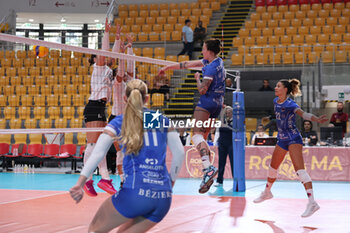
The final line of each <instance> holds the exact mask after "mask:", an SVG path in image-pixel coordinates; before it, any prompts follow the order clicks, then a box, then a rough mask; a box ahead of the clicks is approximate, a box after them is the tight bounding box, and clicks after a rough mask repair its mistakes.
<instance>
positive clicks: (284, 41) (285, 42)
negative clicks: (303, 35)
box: [280, 35, 292, 45]
mask: <svg viewBox="0 0 350 233" xmlns="http://www.w3.org/2000/svg"><path fill="white" fill-rule="evenodd" d="M280 39H281V44H282V45H289V44H291V43H292V37H291V36H289V35H284V36H281V37H280Z"/></svg>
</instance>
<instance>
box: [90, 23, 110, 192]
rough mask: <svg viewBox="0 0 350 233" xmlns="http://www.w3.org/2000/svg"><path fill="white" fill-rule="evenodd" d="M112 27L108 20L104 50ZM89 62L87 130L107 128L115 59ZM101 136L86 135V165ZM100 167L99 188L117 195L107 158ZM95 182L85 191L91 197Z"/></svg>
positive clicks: (91, 60) (94, 134)
mask: <svg viewBox="0 0 350 233" xmlns="http://www.w3.org/2000/svg"><path fill="white" fill-rule="evenodd" d="M110 27H111V26H110V24H108V20H107V19H106V25H105V33H104V36H103V39H102V49H103V50H109V30H110ZM89 62H90V64H91V65H92V66H93V72H92V75H91V95H90V97H89V102H88V103H87V105H86V106H85V109H84V121H85V124H86V127H87V128H94V127H104V126H106V121H107V119H106V113H105V112H106V103H107V102H109V101H110V99H111V87H112V82H113V71H112V69H111V68H110V66H112V63H113V59H107V58H106V57H104V56H97V57H96V56H94V55H92V56H91V58H90V60H89ZM100 134H101V133H100V132H88V133H86V139H87V145H86V149H85V153H84V164H86V163H87V161H88V160H89V158H90V155H91V153H92V151H93V150H94V147H95V146H96V141H97V139H98V137H99V136H100ZM98 167H99V171H100V174H101V177H102V179H101V180H100V181H99V182H98V184H97V186H98V187H100V188H101V189H103V190H104V191H106V192H108V193H110V194H114V193H116V190H115V189H114V187H113V185H112V180H111V179H110V177H109V172H108V169H107V162H106V159H105V158H104V159H103V160H102V161H101V163H100V164H99V165H98ZM93 182H94V181H93V180H92V176H89V177H88V181H87V182H86V184H85V186H84V190H85V192H86V193H87V194H88V195H89V196H97V193H96V191H95V189H94V186H93Z"/></svg>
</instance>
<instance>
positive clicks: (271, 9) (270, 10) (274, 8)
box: [267, 6, 277, 13]
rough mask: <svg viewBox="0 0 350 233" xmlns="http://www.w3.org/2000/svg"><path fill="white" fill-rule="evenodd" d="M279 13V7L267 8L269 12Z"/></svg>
mask: <svg viewBox="0 0 350 233" xmlns="http://www.w3.org/2000/svg"><path fill="white" fill-rule="evenodd" d="M276 11H277V6H267V12H270V13H273V12H276Z"/></svg>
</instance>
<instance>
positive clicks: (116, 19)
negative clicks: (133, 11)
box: [114, 18, 124, 25]
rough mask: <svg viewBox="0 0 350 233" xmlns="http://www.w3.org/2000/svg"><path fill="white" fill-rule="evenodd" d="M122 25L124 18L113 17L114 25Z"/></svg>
mask: <svg viewBox="0 0 350 233" xmlns="http://www.w3.org/2000/svg"><path fill="white" fill-rule="evenodd" d="M117 24H118V25H123V24H124V19H123V18H115V19H114V25H117Z"/></svg>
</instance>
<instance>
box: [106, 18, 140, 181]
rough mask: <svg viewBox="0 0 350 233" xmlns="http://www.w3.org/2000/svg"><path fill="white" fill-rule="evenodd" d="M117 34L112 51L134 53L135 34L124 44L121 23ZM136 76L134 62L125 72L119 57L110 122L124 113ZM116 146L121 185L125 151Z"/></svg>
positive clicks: (128, 64) (116, 144) (123, 62)
mask: <svg viewBox="0 0 350 233" xmlns="http://www.w3.org/2000/svg"><path fill="white" fill-rule="evenodd" d="M116 28H117V30H116V34H115V42H114V46H113V49H112V51H113V52H117V53H124V52H125V50H127V54H129V55H133V54H134V53H133V50H132V43H133V36H132V35H131V34H127V42H128V44H127V45H124V41H123V40H121V37H120V32H121V28H120V25H119V24H117V25H116ZM133 78H134V62H133V61H130V60H128V61H127V68H126V72H125V60H123V59H119V64H118V70H117V73H116V78H115V79H114V81H113V106H112V114H111V115H110V117H109V119H108V122H111V121H112V120H113V119H114V118H115V117H116V116H118V115H121V114H123V113H124V109H125V102H124V100H123V96H124V95H125V88H126V83H127V82H128V81H130V80H132V79H133ZM114 147H115V148H116V151H117V171H118V175H119V176H120V180H121V185H123V182H124V173H123V153H122V151H121V149H120V148H119V146H118V143H117V142H115V143H114Z"/></svg>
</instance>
